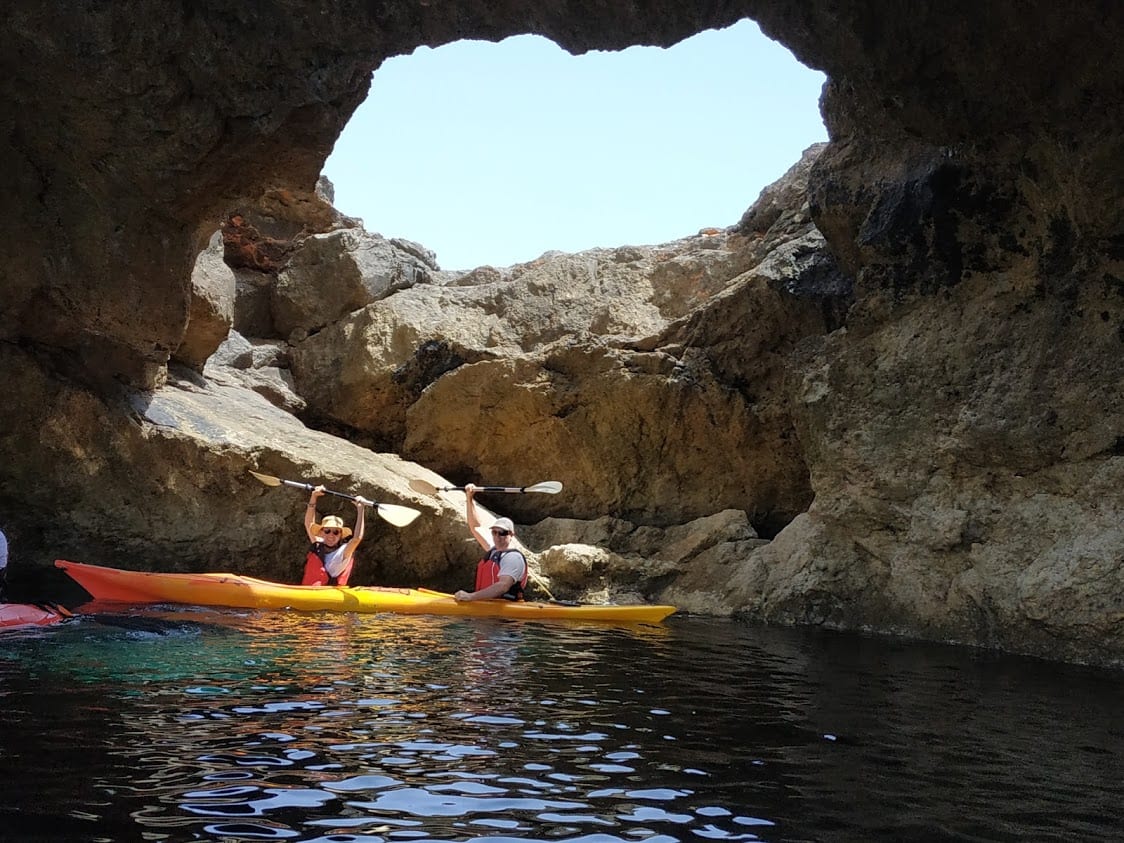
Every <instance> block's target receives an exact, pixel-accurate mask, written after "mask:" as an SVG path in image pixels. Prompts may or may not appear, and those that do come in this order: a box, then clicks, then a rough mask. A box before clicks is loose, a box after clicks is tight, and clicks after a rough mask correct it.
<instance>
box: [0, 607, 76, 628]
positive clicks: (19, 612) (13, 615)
mask: <svg viewBox="0 0 1124 843" xmlns="http://www.w3.org/2000/svg"><path fill="white" fill-rule="evenodd" d="M68 617H69V614H68V613H66V612H65V610H59V611H56V610H55V609H53V608H51V607H50V606H36V605H34V604H32V603H0V630H4V629H18V628H19V627H24V626H49V625H50V624H53V623H58V622H59V621H63V620H66V619H67V618H68Z"/></svg>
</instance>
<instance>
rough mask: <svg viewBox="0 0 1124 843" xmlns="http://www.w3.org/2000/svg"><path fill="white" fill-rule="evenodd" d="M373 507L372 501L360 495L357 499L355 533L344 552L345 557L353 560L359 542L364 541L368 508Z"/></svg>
mask: <svg viewBox="0 0 1124 843" xmlns="http://www.w3.org/2000/svg"><path fill="white" fill-rule="evenodd" d="M370 505H371V501H369V500H367V499H366V498H365V497H363V496H362V495H360V496H359V497H357V498H356V499H355V532H354V533H352V534H351V538H350V539H348V540H347V549H346V550H344V557H345V558H346V559H349V560H350V559H351V557H352V556H354V555H355V550H356V548H358V547H359V542H361V541H363V533H364V532H365V531H366V529H367V507H369V506H370Z"/></svg>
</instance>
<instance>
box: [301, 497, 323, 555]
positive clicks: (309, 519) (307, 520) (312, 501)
mask: <svg viewBox="0 0 1124 843" xmlns="http://www.w3.org/2000/svg"><path fill="white" fill-rule="evenodd" d="M322 494H324V487H323V486H317V487H316V488H315V489H313V490H312V494H311V495H310V496H309V498H308V506H306V507H305V508H304V531H305V532H306V533H307V534H308V540H309V541H310V542H314V541H316V533H314V532H312V525H313V524H315V523H316V501H317V499H318V498H319V497H320V496H321V495H322Z"/></svg>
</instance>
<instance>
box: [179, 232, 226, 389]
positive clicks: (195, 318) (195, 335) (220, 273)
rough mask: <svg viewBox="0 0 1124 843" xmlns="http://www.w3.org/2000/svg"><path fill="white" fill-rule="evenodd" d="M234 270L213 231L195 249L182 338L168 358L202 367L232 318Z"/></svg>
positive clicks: (223, 336)
mask: <svg viewBox="0 0 1124 843" xmlns="http://www.w3.org/2000/svg"><path fill="white" fill-rule="evenodd" d="M234 292H235V279H234V273H233V272H231V270H230V267H228V266H227V265H226V263H225V262H224V261H223V258H222V237H221V236H220V235H219V234H218V233H217V232H216V233H215V234H214V235H213V236H212V237H211V242H210V245H209V246H208V247H207V248H206V249H204V250H203V251H202V252H200V253H199V259H198V260H197V261H196V262H195V271H194V272H193V273H192V274H191V309H190V311H189V312H188V322H187V329H186V331H185V332H184V336H183V342H181V343H180V346H179V348H177V349H176V352H175V354H173V355H172V359H174V360H175V361H176V362H179V363H183V364H184V365H185V366H190V367H191V368H192V369H195V370H196V371H202V369H203V365H204V364H205V363H206V362H207V358H208V357H210V356H211V355H212V354H213V353H214V351H215V349H217V348H218V347H219V345H220V344H221V343H222V341H223V340H224V339H225V338H226V335H227V332H229V331H230V326H231V324H232V323H233V321H234Z"/></svg>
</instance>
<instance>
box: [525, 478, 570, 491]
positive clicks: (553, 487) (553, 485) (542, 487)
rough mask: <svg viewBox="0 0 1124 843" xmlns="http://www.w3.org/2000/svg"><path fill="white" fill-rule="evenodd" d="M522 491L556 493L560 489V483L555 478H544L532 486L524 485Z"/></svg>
mask: <svg viewBox="0 0 1124 843" xmlns="http://www.w3.org/2000/svg"><path fill="white" fill-rule="evenodd" d="M523 491H524V492H542V493H543V494H544V495H557V494H558V493H559V492H561V491H562V484H561V483H559V482H558V481H557V480H546V481H544V482H542V483H536V484H535V485H534V486H525V487H524V488H523Z"/></svg>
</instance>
